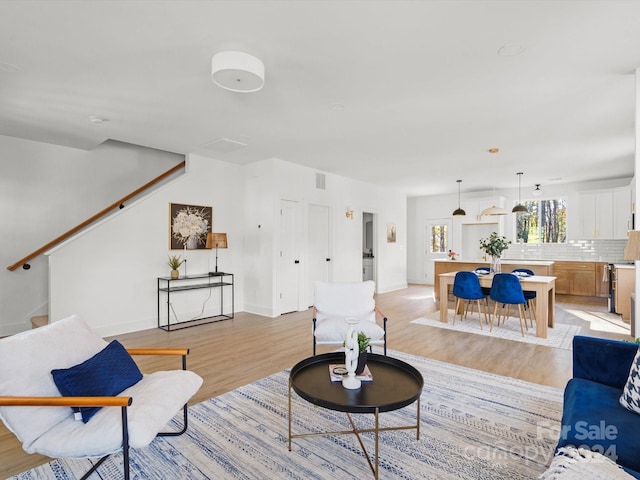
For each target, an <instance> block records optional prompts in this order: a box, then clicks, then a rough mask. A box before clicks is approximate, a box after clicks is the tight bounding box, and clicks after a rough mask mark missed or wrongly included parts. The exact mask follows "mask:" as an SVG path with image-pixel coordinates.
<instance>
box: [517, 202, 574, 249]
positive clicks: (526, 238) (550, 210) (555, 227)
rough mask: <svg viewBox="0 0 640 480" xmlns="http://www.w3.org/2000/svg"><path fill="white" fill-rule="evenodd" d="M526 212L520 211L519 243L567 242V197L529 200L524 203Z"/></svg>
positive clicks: (518, 216)
mask: <svg viewBox="0 0 640 480" xmlns="http://www.w3.org/2000/svg"><path fill="white" fill-rule="evenodd" d="M523 205H524V206H525V207H527V210H528V211H529V213H528V214H526V213H518V214H517V219H516V241H517V242H518V243H566V241H567V199H566V198H555V199H551V200H529V201H526V202H524V203H523Z"/></svg>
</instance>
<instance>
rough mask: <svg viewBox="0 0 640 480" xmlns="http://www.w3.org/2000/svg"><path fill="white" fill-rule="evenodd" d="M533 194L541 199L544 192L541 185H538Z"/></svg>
mask: <svg viewBox="0 0 640 480" xmlns="http://www.w3.org/2000/svg"><path fill="white" fill-rule="evenodd" d="M531 194H532V195H533V196H534V197H539V196H540V195H542V190H540V184H539V183H536V188H534V189H533V192H531Z"/></svg>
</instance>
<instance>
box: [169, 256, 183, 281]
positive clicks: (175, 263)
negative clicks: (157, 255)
mask: <svg viewBox="0 0 640 480" xmlns="http://www.w3.org/2000/svg"><path fill="white" fill-rule="evenodd" d="M183 263H184V260H182V258H180V255H169V266H170V267H171V278H178V277H179V276H180V272H179V271H178V269H179V268H180V265H182V264H183Z"/></svg>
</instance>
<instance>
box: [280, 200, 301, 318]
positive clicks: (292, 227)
mask: <svg viewBox="0 0 640 480" xmlns="http://www.w3.org/2000/svg"><path fill="white" fill-rule="evenodd" d="M300 223H301V222H300V206H299V204H298V202H295V201H291V200H281V201H280V242H281V247H280V265H279V268H278V286H279V288H278V299H277V301H278V311H279V312H280V314H283V313H289V312H296V311H298V310H299V305H300Z"/></svg>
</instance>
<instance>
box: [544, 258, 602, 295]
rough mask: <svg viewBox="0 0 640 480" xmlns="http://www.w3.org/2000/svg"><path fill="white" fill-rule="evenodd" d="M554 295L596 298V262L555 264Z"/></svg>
mask: <svg viewBox="0 0 640 480" xmlns="http://www.w3.org/2000/svg"><path fill="white" fill-rule="evenodd" d="M553 275H554V276H555V277H556V293H557V294H559V295H579V296H584V297H595V296H596V262H555V263H554V264H553Z"/></svg>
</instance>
